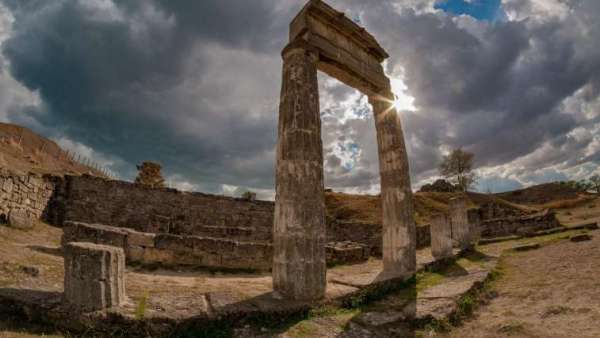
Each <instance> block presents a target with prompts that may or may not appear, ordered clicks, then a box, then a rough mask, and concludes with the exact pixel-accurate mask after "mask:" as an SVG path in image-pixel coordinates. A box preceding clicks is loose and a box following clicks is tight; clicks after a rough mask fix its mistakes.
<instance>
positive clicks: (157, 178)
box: [135, 162, 165, 188]
mask: <svg viewBox="0 0 600 338" xmlns="http://www.w3.org/2000/svg"><path fill="white" fill-rule="evenodd" d="M137 169H138V175H137V177H136V178H135V183H136V184H140V185H146V186H149V187H152V188H164V187H165V179H164V178H163V177H162V174H161V173H160V170H161V169H162V167H161V166H160V164H158V163H155V162H144V163H142V165H138V166H137Z"/></svg>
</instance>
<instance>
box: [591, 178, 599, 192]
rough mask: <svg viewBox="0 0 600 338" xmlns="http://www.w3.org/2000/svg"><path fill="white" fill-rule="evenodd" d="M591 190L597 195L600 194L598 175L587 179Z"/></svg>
mask: <svg viewBox="0 0 600 338" xmlns="http://www.w3.org/2000/svg"><path fill="white" fill-rule="evenodd" d="M589 181H590V184H591V188H592V189H593V190H594V191H595V192H596V193H597V194H600V175H593V176H592V177H590V179H589Z"/></svg>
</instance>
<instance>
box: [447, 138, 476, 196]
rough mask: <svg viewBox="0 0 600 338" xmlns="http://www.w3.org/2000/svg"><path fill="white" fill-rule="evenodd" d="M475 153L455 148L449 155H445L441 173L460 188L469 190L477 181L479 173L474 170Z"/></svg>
mask: <svg viewBox="0 0 600 338" xmlns="http://www.w3.org/2000/svg"><path fill="white" fill-rule="evenodd" d="M474 158H475V155H474V154H473V153H469V152H466V151H463V150H462V149H461V148H458V149H454V150H453V151H452V152H451V153H450V154H449V155H446V156H444V159H443V161H442V163H441V164H440V174H441V175H442V176H444V177H446V178H447V179H448V180H449V181H450V182H452V183H454V184H455V185H456V186H457V187H458V189H459V190H461V191H467V190H468V189H469V188H470V187H471V186H473V184H475V183H476V182H477V174H476V173H475V172H473V159H474Z"/></svg>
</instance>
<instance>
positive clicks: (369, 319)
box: [353, 311, 406, 327]
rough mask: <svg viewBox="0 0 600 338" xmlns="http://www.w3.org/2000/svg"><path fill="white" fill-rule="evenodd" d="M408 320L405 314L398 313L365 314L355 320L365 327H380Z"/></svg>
mask: <svg viewBox="0 0 600 338" xmlns="http://www.w3.org/2000/svg"><path fill="white" fill-rule="evenodd" d="M404 319H406V317H405V315H404V313H402V312H398V311H387V312H364V313H361V314H360V315H358V316H357V317H355V318H354V319H353V320H354V321H356V322H357V323H359V324H361V325H364V326H371V327H378V326H384V325H388V324H392V323H395V322H398V321H401V320H404Z"/></svg>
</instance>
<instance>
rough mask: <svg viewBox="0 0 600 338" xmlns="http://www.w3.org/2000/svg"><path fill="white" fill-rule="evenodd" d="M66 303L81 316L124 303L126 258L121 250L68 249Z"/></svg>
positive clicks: (82, 245) (88, 245)
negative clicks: (84, 313) (79, 312)
mask: <svg viewBox="0 0 600 338" xmlns="http://www.w3.org/2000/svg"><path fill="white" fill-rule="evenodd" d="M64 248H65V250H64V257H65V280H64V283H65V284H64V289H65V292H64V297H65V302H66V303H67V304H68V305H69V306H72V307H73V308H75V309H76V310H78V311H81V312H94V311H100V310H105V309H108V308H113V307H118V306H120V305H122V304H123V303H124V302H125V276H124V273H125V254H124V253H123V250H122V249H121V248H117V247H114V246H108V245H97V244H92V243H77V242H70V243H68V244H66V245H65V247H64Z"/></svg>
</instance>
